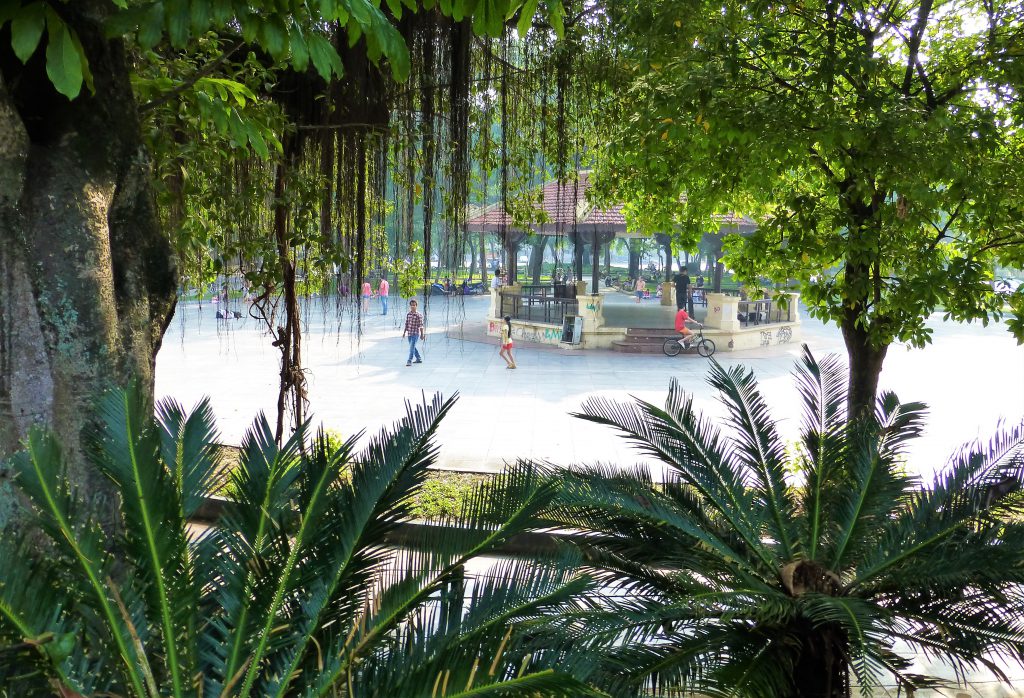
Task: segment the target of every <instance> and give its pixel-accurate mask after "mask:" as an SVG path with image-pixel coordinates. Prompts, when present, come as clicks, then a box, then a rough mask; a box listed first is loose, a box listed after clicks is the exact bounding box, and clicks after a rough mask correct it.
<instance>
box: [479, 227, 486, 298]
mask: <svg viewBox="0 0 1024 698" xmlns="http://www.w3.org/2000/svg"><path fill="white" fill-rule="evenodd" d="M480 280H481V281H482V282H483V284H484V288H486V287H487V233H480Z"/></svg>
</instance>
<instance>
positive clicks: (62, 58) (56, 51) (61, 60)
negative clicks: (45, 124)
mask: <svg viewBox="0 0 1024 698" xmlns="http://www.w3.org/2000/svg"><path fill="white" fill-rule="evenodd" d="M46 35H47V42H46V74H47V75H48V76H49V77H50V82H52V83H53V86H54V87H56V88H57V91H58V92H60V93H61V94H62V95H64V96H65V97H67V98H68V99H74V98H75V97H77V96H78V93H79V92H81V91H82V79H83V75H82V57H81V56H80V55H79V54H78V50H77V49H76V48H75V42H74V41H73V40H72V39H71V33H70V32H69V31H68V28H67V26H66V25H65V24H64V22H51V21H49V20H48V21H47V33H46Z"/></svg>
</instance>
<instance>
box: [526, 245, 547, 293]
mask: <svg viewBox="0 0 1024 698" xmlns="http://www.w3.org/2000/svg"><path fill="white" fill-rule="evenodd" d="M547 247H548V236H547V235H538V236H537V238H536V241H535V242H534V243H533V245H531V246H530V248H531V249H530V264H529V268H530V272H529V273H530V282H531V283H534V284H539V283H540V275H541V272H542V271H543V270H544V250H546V249H547Z"/></svg>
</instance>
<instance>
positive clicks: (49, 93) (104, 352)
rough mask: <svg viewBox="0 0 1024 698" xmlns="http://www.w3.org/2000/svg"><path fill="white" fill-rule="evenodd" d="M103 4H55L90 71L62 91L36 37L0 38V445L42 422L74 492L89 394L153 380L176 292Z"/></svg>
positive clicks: (90, 0) (3, 449) (6, 448)
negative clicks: (25, 50)
mask: <svg viewBox="0 0 1024 698" xmlns="http://www.w3.org/2000/svg"><path fill="white" fill-rule="evenodd" d="M107 6H108V3H105V2H101V1H100V0H81V1H80V2H75V3H69V4H68V5H61V4H57V5H55V6H54V7H55V8H56V9H57V10H58V11H60V12H61V13H62V15H63V17H64V19H65V21H66V22H67V23H68V24H69V25H70V26H71V27H73V28H74V30H75V31H76V32H77V34H78V36H79V38H80V39H81V41H82V44H83V47H84V49H85V52H86V55H87V57H88V60H89V64H90V67H91V69H92V73H93V76H94V80H95V91H94V92H93V93H92V94H89V93H83V95H82V96H80V97H79V98H78V99H76V100H74V101H68V100H67V99H66V98H65V97H63V96H61V95H60V94H58V93H57V92H56V91H55V90H54V89H53V87H52V86H51V84H50V81H49V79H48V78H47V75H46V72H45V66H44V60H43V55H42V53H43V52H42V51H39V52H37V54H36V55H35V56H34V57H33V58H31V59H30V60H29V62H28V63H27V64H26V65H22V64H21V63H20V62H19V61H18V59H17V58H16V57H15V56H14V55H13V53H12V52H11V49H10V46H9V45H7V44H3V45H2V47H0V307H2V308H3V312H2V314H0V317H2V320H0V457H3V456H5V455H7V454H9V453H11V452H12V451H14V450H16V449H17V448H18V444H19V441H20V440H21V438H22V437H23V436H24V434H25V433H26V431H27V430H28V428H29V427H30V426H31V425H32V424H34V423H46V424H49V425H51V426H52V427H53V428H54V429H55V430H56V432H57V434H58V435H59V437H60V438H61V441H62V443H63V444H64V445H65V448H66V451H67V456H68V461H69V467H70V469H71V476H72V477H73V478H75V481H76V485H78V486H79V487H80V488H84V490H80V491H84V492H86V493H90V492H97V491H100V490H101V489H102V483H101V482H99V481H98V480H97V481H94V480H90V479H89V476H88V475H87V474H86V473H85V471H84V470H82V469H81V468H80V467H79V466H80V461H81V454H82V444H81V433H82V429H83V427H84V426H85V425H86V423H87V420H88V419H89V416H88V415H89V412H90V407H91V406H92V405H93V403H94V399H95V397H96V395H97V394H98V393H100V392H101V391H102V390H103V389H105V388H107V387H109V386H111V385H114V384H123V383H125V382H127V381H128V380H130V379H131V378H136V379H138V380H139V382H140V383H141V385H142V386H144V387H145V388H147V389H148V390H150V392H151V391H152V386H153V371H154V360H155V356H156V351H157V349H158V348H159V346H160V341H161V338H162V336H163V333H164V330H165V329H166V327H167V324H168V322H169V321H170V318H171V315H172V313H173V310H174V303H175V298H176V295H175V286H176V278H175V268H174V264H173V259H172V255H171V249H170V246H169V243H168V241H167V239H166V238H165V236H164V235H163V233H162V231H161V229H160V225H159V221H158V219H157V215H156V209H155V203H154V200H153V196H152V191H151V188H150V168H149V165H148V162H147V159H146V157H145V153H144V151H143V149H142V145H141V144H142V140H141V133H140V129H139V122H138V115H137V111H136V104H135V100H134V97H133V94H132V90H131V85H130V83H129V79H128V66H127V62H126V57H125V54H124V50H123V46H122V45H121V43H120V42H119V41H110V40H108V39H106V38H105V37H104V35H103V31H102V27H101V22H102V19H103V16H102V13H103V12H104V11H105V9H106V7H107ZM0 475H2V474H0ZM3 498H4V495H3V494H2V493H0V501H2V500H3ZM7 503H8V504H9V496H8V498H7ZM3 508H4V507H3V504H2V503H0V509H3ZM8 509H9V507H8ZM0 516H3V512H2V511H0Z"/></svg>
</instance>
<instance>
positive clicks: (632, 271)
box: [627, 239, 640, 279]
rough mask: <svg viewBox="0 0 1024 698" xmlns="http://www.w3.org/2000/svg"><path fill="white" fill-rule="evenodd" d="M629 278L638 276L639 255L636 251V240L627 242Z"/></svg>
mask: <svg viewBox="0 0 1024 698" xmlns="http://www.w3.org/2000/svg"><path fill="white" fill-rule="evenodd" d="M627 244H628V245H629V278H631V279H635V278H637V277H639V276H640V253H639V252H638V251H637V249H636V240H632V239H631V240H629V242H628V243H627Z"/></svg>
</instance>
